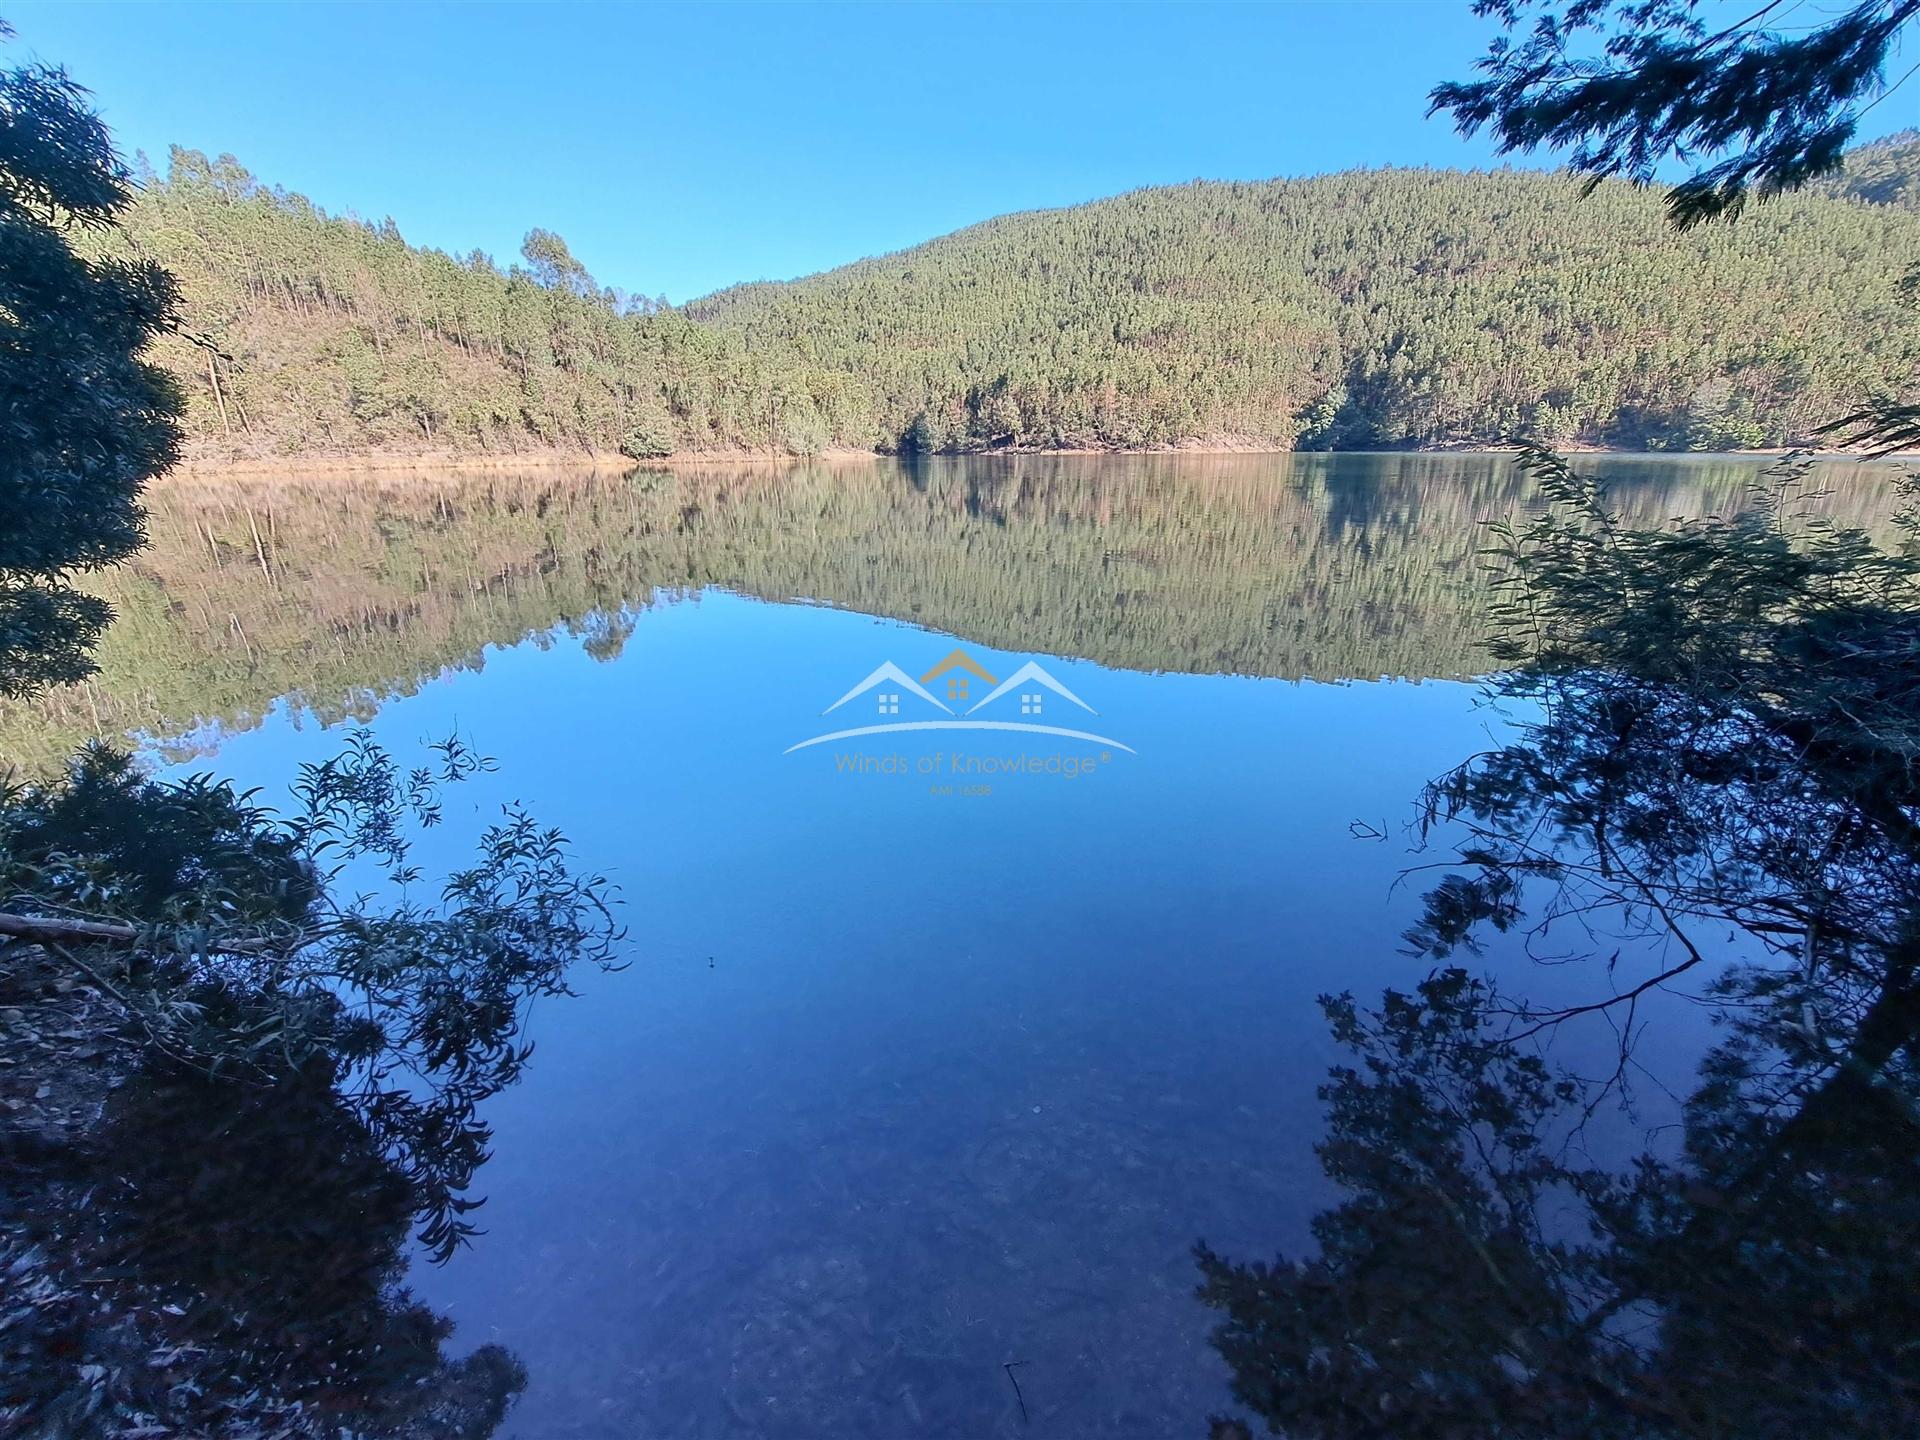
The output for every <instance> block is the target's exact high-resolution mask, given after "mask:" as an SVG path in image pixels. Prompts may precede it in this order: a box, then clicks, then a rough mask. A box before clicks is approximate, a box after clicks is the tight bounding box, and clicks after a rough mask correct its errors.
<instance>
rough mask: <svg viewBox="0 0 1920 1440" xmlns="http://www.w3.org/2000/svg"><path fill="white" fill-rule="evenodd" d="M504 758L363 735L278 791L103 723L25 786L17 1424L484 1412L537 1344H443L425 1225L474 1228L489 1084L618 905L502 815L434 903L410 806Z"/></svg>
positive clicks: (15, 1220) (103, 1430) (301, 1425)
mask: <svg viewBox="0 0 1920 1440" xmlns="http://www.w3.org/2000/svg"><path fill="white" fill-rule="evenodd" d="M490 763H491V762H489V761H486V760H485V759H484V758H483V757H480V756H477V755H475V754H474V753H473V752H471V751H470V750H468V749H467V748H466V747H465V746H464V745H463V744H462V743H460V742H459V741H457V740H449V741H448V742H446V743H444V744H443V745H441V746H440V747H438V763H437V764H436V765H435V766H434V767H432V768H426V767H423V768H421V769H417V770H414V771H412V772H410V773H403V772H402V771H401V770H400V769H399V768H398V767H397V766H396V765H395V764H394V762H393V761H392V760H391V758H390V757H389V756H388V755H387V754H386V753H385V752H384V751H382V750H381V749H379V747H377V746H375V745H374V744H373V743H372V742H371V740H370V739H369V738H368V737H366V736H365V735H364V734H357V735H355V736H354V737H353V739H352V742H351V744H350V746H349V748H348V749H347V751H346V752H345V753H343V754H342V755H341V756H339V757H337V758H336V759H334V760H331V761H328V762H326V763H324V764H319V765H309V766H306V767H304V768H303V770H302V772H301V775H300V779H299V781H298V783H297V784H296V786H295V788H294V794H295V800H296V802H297V803H296V805H295V807H294V809H293V810H292V811H291V812H290V813H289V814H287V815H285V816H279V815H275V814H273V813H272V812H269V811H267V810H265V809H262V808H261V807H260V806H258V805H257V804H256V803H255V801H254V799H253V797H251V796H249V795H243V794H238V793H236V792H234V791H233V790H232V788H231V787H229V786H227V785H225V784H220V783H216V782H213V781H210V780H205V779H193V780H188V781H184V782H178V783H160V782H155V781H152V780H148V779H146V778H145V777H143V776H142V775H141V774H140V773H139V771H138V770H137V769H136V768H134V767H133V766H132V764H131V763H130V762H129V761H128V759H127V758H126V757H125V756H124V755H121V754H118V753H116V752H112V751H108V750H105V749H101V748H94V749H90V750H87V751H85V752H83V753H82V754H81V755H80V756H79V757H78V758H77V759H76V760H75V761H74V763H73V765H72V767H71V769H70V771H69V773H68V774H67V775H66V776H65V777H63V778H62V779H60V780H59V781H57V782H54V783H51V784H47V785H42V786H29V787H20V788H15V789H13V790H11V791H9V792H8V793H7V794H6V795H5V796H4V797H3V799H4V803H3V804H0V937H5V938H4V939H3V940H0V962H3V963H0V1007H12V1008H0V1014H5V1015H7V1016H10V1017H12V1023H11V1024H10V1028H9V1031H8V1035H7V1040H8V1044H7V1054H6V1058H7V1060H8V1062H9V1063H8V1066H7V1068H6V1070H5V1072H4V1075H0V1105H3V1106H4V1112H5V1113H6V1115H7V1120H6V1122H5V1123H4V1124H3V1125H0V1162H4V1163H0V1177H4V1181H5V1183H4V1185H0V1250H3V1252H4V1253H0V1264H4V1265H6V1266H7V1267H8V1273H9V1282H10V1284H11V1285H12V1286H13V1290H12V1292H11V1293H10V1295H9V1300H8V1303H4V1304H0V1361H3V1362H4V1363H3V1364H0V1429H3V1428H4V1427H5V1425H7V1424H9V1423H19V1424H24V1425H29V1426H32V1425H38V1426H41V1427H42V1428H43V1430H44V1432H45V1433H59V1434H84V1435H93V1434H121V1433H127V1431H128V1430H129V1429H131V1430H133V1431H136V1432H137V1431H138V1430H139V1427H140V1426H142V1425H149V1426H158V1427H160V1429H158V1430H155V1431H154V1432H153V1433H162V1432H164V1433H168V1434H174V1433H195V1434H200V1433H207V1434H219V1435H235V1436H238V1435H251V1434H264V1433H273V1434H285V1435H303V1436H304V1435H313V1436H321V1435H334V1434H336V1433H338V1428H337V1427H339V1426H341V1425H350V1426H351V1427H352V1428H353V1433H357V1434H368V1435H394V1436H420V1437H426V1436H440V1435H472V1436H476V1437H477V1436H481V1435H485V1434H489V1433H491V1431H492V1429H493V1427H494V1425H495V1424H497V1422H498V1420H499V1418H500V1416H501V1415H502V1414H503V1413H504V1411H505V1407H506V1405H507V1403H508V1401H509V1400H510V1399H511V1397H512V1395H513V1394H514V1393H515V1392H516V1391H517V1390H518V1388H519V1386H520V1384H521V1383H522V1377H521V1375H520V1372H519V1367H518V1365H517V1362H515V1361H513V1360H512V1359H511V1357H509V1356H507V1355H506V1354H504V1352H500V1351H498V1350H497V1349H492V1348H488V1349H483V1350H482V1351H480V1352H478V1353H477V1354H475V1355H474V1356H473V1357H471V1358H470V1359H468V1360H465V1361H461V1362H458V1363H453V1362H450V1361H448V1360H447V1359H446V1358H445V1357H444V1356H443V1355H442V1353H441V1342H442V1341H443V1340H444V1339H445V1338H446V1336H447V1334H448V1332H449V1330H450V1328H451V1327H450V1326H449V1325H448V1324H447V1323H446V1322H445V1321H444V1320H442V1319H441V1318H440V1317H437V1316H435V1315H433V1314H431V1313H430V1312H428V1311H427V1310H425V1309H423V1308H422V1307H420V1306H419V1305H418V1304H416V1303H415V1302H414V1301H413V1300H412V1299H411V1298H410V1297H409V1296H408V1295H407V1293H406V1291H405V1289H404V1288H403V1287H402V1285H401V1278H402V1276H403V1273H404V1268H405V1264H406V1261H407V1258H408V1250H409V1245H408V1241H409V1230H410V1228H412V1229H413V1230H414V1232H415V1235H416V1236H417V1239H418V1241H419V1242H420V1243H421V1244H423V1245H424V1246H425V1247H426V1248H427V1249H428V1251H429V1252H430V1253H431V1254H432V1255H433V1256H434V1257H435V1258H437V1259H439V1260H445V1259H447V1258H449V1257H450V1256H451V1255H452V1254H453V1253H454V1251H455V1250H456V1249H458V1248H459V1247H460V1246H461V1245H462V1244H464V1243H465V1242H466V1241H467V1240H468V1239H469V1238H470V1237H471V1236H472V1235H473V1234H474V1233H475V1227H474V1225H473V1222H472V1221H471V1220H470V1219H469V1218H468V1217H469V1214H470V1212H471V1211H472V1210H473V1209H474V1208H475V1207H476V1206H477V1205H478V1204H479V1200H478V1198H477V1197H475V1196H474V1195H473V1194H472V1193H471V1191H472V1187H473V1183H474V1179H475V1176H476V1173H477V1171H478V1170H479V1168H480V1167H481V1165H483V1164H484V1163H485V1161H486V1159H487V1152H488V1142H489V1133H490V1132H489V1130H488V1127H487V1125H486V1123H485V1122H484V1121H482V1120H481V1119H480V1118H479V1114H478V1107H479V1106H480V1104H481V1102H483V1101H484V1100H485V1099H486V1098H487V1097H489V1096H491V1095H493V1094H495V1093H497V1092H498V1091H499V1090H501V1089H502V1088H504V1087H505V1086H508V1085H511V1084H512V1083H514V1081H515V1080H516V1079H518V1077H519V1075H520V1073H521V1071H522V1068H523V1067H524V1065H525V1064H526V1062H527V1059H528V1056H529V1055H530V1053H531V1047H530V1046H528V1045H527V1044H526V1043H525V1042H524V1041H523V1039H522V1036H521V1032H522V1025H523V1022H524V1020H525V1017H526V1013H527V1010H528V1007H529V1006H530V1005H531V1004H532V1002H533V1001H534V1000H535V999H537V998H539V997H540V996H554V995H561V994H565V993H567V990H568V981H567V976H568V972H569V970H570V969H571V967H572V966H574V965H575V964H578V963H580V962H582V961H585V962H589V963H594V962H597V963H603V964H604V963H607V962H608V961H609V960H610V957H611V954H612V947H613V945H614V943H615V942H616V940H617V939H618V933H619V932H618V928H617V926H616V925H615V923H614V920H613V917H612V914H611V911H610V910H609V908H608V896H607V887H606V884H605V882H604V881H602V880H600V879H599V878H598V877H592V876H582V875H580V874H578V873H576V872H575V870H574V869H573V867H572V864H571V862H570V860H569V858H568V856H567V853H566V850H565V846H564V844H563V842H562V841H561V840H560V838H559V837H558V836H557V835H555V834H554V833H553V832H551V831H544V830H541V829H539V828H538V827H536V826H535V825H534V824H533V823H532V822H531V821H530V820H528V819H527V818H526V817H525V816H524V815H522V814H520V813H519V812H518V811H514V810H509V811H508V813H507V815H506V816H505V818H504V819H503V820H502V821H501V822H500V823H499V824H497V825H495V826H493V827H491V828H489V829H488V830H487V831H486V832H485V833H484V834H483V835H482V837H481V839H480V847H479V848H480V853H479V855H478V857H477V858H476V861H475V863H474V865H473V866H472V867H471V868H469V869H465V870H458V871H455V872H454V873H452V874H451V875H449V876H448V877H447V878H446V879H445V880H444V881H443V882H442V883H441V884H440V885H439V887H438V896H437V898H436V899H435V900H433V901H432V902H423V901H421V900H419V899H416V898H414V892H415V891H417V890H418V889H419V888H420V886H421V885H422V883H423V877H422V876H421V875H420V874H419V873H418V872H417V871H416V870H415V869H414V868H413V867H412V866H411V865H410V864H409V863H408V851H409V840H408V834H409V831H410V829H411V828H412V827H414V826H420V825H433V824H435V823H437V822H438V820H439V816H440V808H439V798H438V796H439V789H440V787H441V786H442V785H445V784H450V783H456V782H458V781H460V780H463V779H465V778H467V777H469V776H471V775H472V774H474V773H475V772H476V771H479V770H481V769H485V768H488V767H489V766H490ZM348 895H351V896H353V897H354V898H352V899H351V900H347V899H342V898H340V897H342V896H348ZM16 1297H19V1298H17V1299H16ZM46 1427H52V1428H51V1429H47V1428H46Z"/></svg>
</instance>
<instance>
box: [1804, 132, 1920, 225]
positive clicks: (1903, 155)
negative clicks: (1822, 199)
mask: <svg viewBox="0 0 1920 1440" xmlns="http://www.w3.org/2000/svg"><path fill="white" fill-rule="evenodd" d="M1813 188H1814V190H1815V191H1816V192H1817V193H1819V194H1822V195H1831V196H1837V197H1839V198H1840V199H1843V200H1864V201H1866V202H1868V203H1869V204H1874V205H1899V206H1901V207H1903V208H1905V209H1908V210H1920V130H1902V131H1901V132H1900V133H1899V134H1897V135H1889V136H1887V138H1886V139H1884V140H1875V141H1874V142H1873V143H1872V144H1870V145H1862V146H1860V147H1859V148H1858V149H1855V150H1850V151H1848V152H1847V167H1846V169H1844V170H1842V171H1841V172H1840V173H1839V174H1838V175H1832V176H1829V177H1827V178H1826V179H1824V180H1819V181H1816V182H1815V184H1814V186H1813Z"/></svg>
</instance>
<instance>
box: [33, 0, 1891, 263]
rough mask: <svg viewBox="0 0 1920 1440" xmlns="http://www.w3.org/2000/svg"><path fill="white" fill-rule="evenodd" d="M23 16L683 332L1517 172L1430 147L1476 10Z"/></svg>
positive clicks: (301, 8) (288, 181)
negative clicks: (1212, 190)
mask: <svg viewBox="0 0 1920 1440" xmlns="http://www.w3.org/2000/svg"><path fill="white" fill-rule="evenodd" d="M0 14H4V15H5V16H6V17H7V18H8V19H9V20H11V21H12V22H13V24H14V26H15V28H16V29H17V31H18V32H19V37H18V40H17V42H16V44H15V45H14V46H13V47H11V48H12V53H13V54H14V55H15V56H18V55H20V54H21V53H22V52H26V53H29V54H33V55H36V56H38V57H39V58H41V59H45V60H49V61H55V62H59V63H62V64H65V65H66V66H68V68H69V69H71V70H72V71H73V73H74V76H75V78H76V79H78V80H79V81H80V82H81V83H83V84H85V85H87V86H89V87H90V88H91V89H92V90H93V91H94V92H95V94H96V95H97V97H98V100H99V104H100V108H101V110H102V113H103V114H104V115H105V117H106V119H107V121H108V123H109V124H111V125H112V126H113V128H114V130H115V132H116V134H117V136H118V137H119V140H120V143H121V146H122V148H123V149H124V150H125V151H126V152H127V153H128V154H129V155H131V153H132V152H133V151H134V150H136V149H144V150H146V151H147V152H148V153H149V154H150V155H151V156H152V157H153V158H154V161H155V163H156V164H157V165H160V166H162V167H164V164H165V160H164V156H165V153H166V150H167V147H168V146H169V145H171V144H176V143H177V144H182V145H186V146H188V147H190V148H193V149H199V150H205V151H206V152H207V153H209V154H216V155H217V154H219V153H221V152H223V151H224V152H229V153H231V154H233V155H235V156H236V157H238V158H239V159H240V161H241V162H242V163H243V164H245V165H246V166H248V168H250V169H251V170H252V171H253V172H254V173H255V174H257V175H259V176H260V177H261V178H262V179H263V180H265V181H267V182H269V183H276V184H281V185H285V186H286V187H287V188H288V189H291V190H297V191H300V192H302V193H304V194H306V195H308V196H309V197H310V198H312V199H313V200H314V201H315V202H316V203H318V204H320V205H321V206H323V207H324V208H326V209H328V210H330V211H335V212H340V211H345V210H348V209H351V210H353V211H354V212H355V213H357V214H359V215H361V216H363V217H366V218H368V219H376V220H377V219H380V218H382V217H383V216H388V215H391V216H392V217H393V218H394V220H395V221H396V222H398V224H399V226H400V228H401V231H402V232H403V233H404V234H405V235H406V236H407V238H408V239H410V240H412V241H414V242H415V243H418V244H426V245H434V246H439V247H441V248H444V249H448V250H453V251H457V252H461V253H464V252H465V251H467V250H470V249H472V248H474V247H476V246H477V247H479V248H481V249H484V250H486V251H488V252H490V253H491V254H493V255H494V256H495V257H496V258H498V259H501V260H503V261H504V260H507V259H511V258H512V257H513V256H514V255H515V254H516V253H517V251H518V249H519V245H520V240H521V237H522V236H523V235H524V234H525V232H526V231H527V230H528V228H530V227H532V226H535V225H543V226H546V227H547V228H549V229H553V230H558V231H559V232H560V233H561V234H562V235H564V236H565V237H566V238H567V240H568V242H569V243H570V244H571V245H572V247H573V250H574V253H575V254H576V255H578V256H579V257H580V258H581V259H582V260H583V261H584V262H585V263H586V265H587V267H588V268H589V269H590V270H592V271H593V273H594V274H595V275H596V276H597V277H598V278H599V279H600V281H601V282H602V283H603V284H609V285H619V286H621V287H623V288H625V289H628V290H632V291H639V292H645V293H647V294H657V293H661V292H664V293H665V294H666V295H667V296H668V297H669V298H671V299H673V300H675V301H681V300H686V299H690V298H692V297H694V296H696V295H700V294H704V293H706V292H708V291H710V290H714V289H717V288H719V287H720V286H723V285H727V284H730V283H733V282H735V281H739V280H754V279H781V278H786V277H790V276H794V275H801V274H806V273H809V272H811V271H815V270H822V269H826V268H829V267H831V266H834V265H839V264H844V263H846V262H847V261H850V260H855V259H858V258H860V257H861V256H863V255H870V254H875V253H878V252H882V251H887V250H896V249H899V248H901V247H903V246H906V245H911V244H915V243H917V242H918V241H921V240H925V239H928V238H929V237H931V236H934V235H938V234H941V233H943V232H945V231H948V230H952V229H956V228H958V227H959V226H962V225H966V224H970V223H972V222H974V221H977V220H983V219H986V218H988V217H989V216H992V215H997V214H1001V213H1004V212H1006V211H1009V210H1024V209H1031V208H1034V207H1037V206H1047V205H1065V204H1071V203H1074V202H1076V201H1081V200H1087V199H1092V198H1094V197H1096V196H1101V195H1111V194H1115V193H1117V192H1119V191H1123V190H1129V189H1133V188H1135V187H1136V186H1140V185H1152V184H1163V183H1169V182H1178V181H1183V180H1190V179H1193V178H1195V177H1205V178H1208V179H1262V178H1266V177H1269V176H1273V175H1304V174H1314V173H1318V172H1321V171H1326V170H1338V169H1344V168H1347V167H1350V166H1363V165H1387V164H1395V165H1484V164H1487V163H1490V161H1491V159H1492V155H1491V150H1490V147H1488V146H1487V145H1486V144H1485V142H1484V141H1465V140H1461V139H1460V138H1458V137H1457V136H1455V135H1454V134H1453V131H1452V129H1451V127H1450V126H1449V125H1448V124H1447V123H1446V122H1445V121H1443V120H1427V119H1426V118H1425V116H1424V112H1425V109H1426V105H1425V98H1424V97H1425V95H1426V92H1427V90H1428V89H1429V88H1430V87H1431V86H1432V85H1433V84H1434V83H1435V82H1436V81H1438V80H1442V79H1447V78H1453V77H1457V76H1461V75H1464V74H1465V73H1466V71H1467V68H1468V66H1469V65H1470V64H1471V62H1472V61H1473V59H1474V58H1475V57H1477V56H1478V55H1479V53H1480V52H1481V50H1482V48H1483V47H1484V44H1485V41H1486V39H1487V37H1488V36H1489V34H1490V33H1491V32H1490V28H1489V25H1488V24H1487V23H1486V22H1482V21H1478V20H1475V19H1474V18H1473V16H1472V15H1471V13H1470V10H1469V7H1468V3H1467V0H1432V3H1403V4H1387V3H1376V4H1365V3H1346V4H1307V3H1300V4H1286V5H1254V4H1243V5H1224V6H1208V5H1198V4H1193V5H1178V6H1155V5H1139V6H1135V5H1096V4H1081V5H1060V6H1000V5H990V4H975V5H945V4H923V5H887V6H880V5H851V4H849V5H835V6H812V5H800V4H789V5H768V6H757V5H747V4H732V5H714V6H705V7H697V8H696V7H679V6H644V7H643V6H626V7H622V6H615V5H611V4H603V5H592V6H585V5H583V6H566V5H553V4H549V5H538V6H504V5H502V6H492V5H432V4H389V5H344V4H343V5H327V6H306V5H254V6H242V5H237V4H230V5H177V4H176V5H159V4H146V5H110V4H75V3H66V4H48V3H38V0H18V3H14V0H0ZM1896 108H1897V106H1887V107H1883V109H1885V110H1892V109H1896ZM1872 119H1873V120H1877V121H1883V122H1884V123H1882V124H1880V125H1878V126H1877V127H1875V130H1876V133H1878V132H1879V131H1885V130H1891V129H1895V128H1898V126H1899V125H1900V124H1901V123H1907V122H1906V121H1903V119H1902V117H1900V116H1898V115H1881V114H1876V115H1875V116H1874V117H1872Z"/></svg>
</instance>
